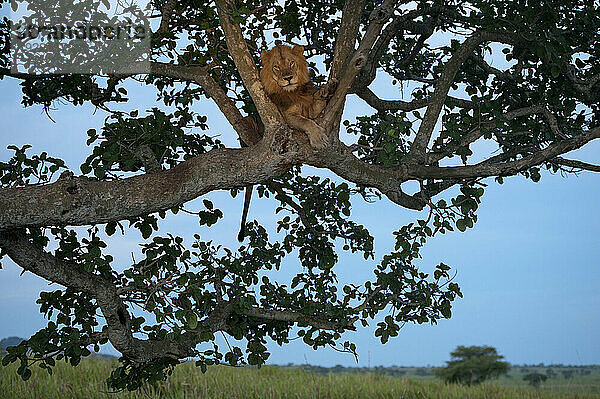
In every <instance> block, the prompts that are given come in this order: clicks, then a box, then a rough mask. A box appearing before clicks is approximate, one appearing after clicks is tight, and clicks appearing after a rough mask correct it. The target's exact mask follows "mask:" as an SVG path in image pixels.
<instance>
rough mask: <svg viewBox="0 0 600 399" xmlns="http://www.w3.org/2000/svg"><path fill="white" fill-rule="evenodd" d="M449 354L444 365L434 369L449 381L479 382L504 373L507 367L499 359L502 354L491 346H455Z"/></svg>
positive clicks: (461, 382) (506, 364)
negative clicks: (448, 358)
mask: <svg viewBox="0 0 600 399" xmlns="http://www.w3.org/2000/svg"><path fill="white" fill-rule="evenodd" d="M450 356H451V360H449V361H447V362H446V363H447V365H446V367H438V368H436V369H434V373H435V374H436V375H437V376H438V377H440V378H442V379H444V381H446V382H449V383H459V384H465V385H473V384H480V383H482V382H483V381H485V380H487V379H490V378H498V377H499V376H501V375H502V374H506V372H507V371H508V369H509V365H508V363H507V362H503V361H501V360H500V359H502V358H504V356H500V355H499V354H498V352H497V351H496V348H492V347H491V346H457V347H456V349H455V350H454V352H451V353H450Z"/></svg>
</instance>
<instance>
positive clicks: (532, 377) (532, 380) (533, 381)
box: [523, 373, 548, 388]
mask: <svg viewBox="0 0 600 399" xmlns="http://www.w3.org/2000/svg"><path fill="white" fill-rule="evenodd" d="M547 379H548V376H546V375H544V374H541V373H529V374H527V375H525V376H523V381H527V382H528V383H529V385H531V386H533V387H536V388H539V386H540V384H541V383H542V382H544V381H546V380H547Z"/></svg>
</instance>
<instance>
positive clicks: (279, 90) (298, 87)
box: [238, 45, 337, 242]
mask: <svg viewBox="0 0 600 399" xmlns="http://www.w3.org/2000/svg"><path fill="white" fill-rule="evenodd" d="M260 60H261V64H262V69H261V70H260V81H261V83H262V84H263V87H264V89H265V92H266V94H267V96H269V98H270V99H271V101H272V102H273V103H274V104H275V105H276V106H277V108H278V109H279V110H280V111H281V113H282V114H283V116H284V118H285V120H286V122H287V123H288V125H290V126H291V127H293V128H294V129H298V130H302V131H304V132H306V134H307V135H308V139H309V141H310V145H311V146H312V147H314V148H322V147H323V146H324V145H325V143H326V136H325V130H324V129H323V128H322V127H320V126H319V125H317V124H316V123H315V121H314V120H313V119H315V118H316V117H317V116H319V114H320V113H321V112H322V111H323V109H324V108H325V105H327V100H328V99H329V98H330V97H331V96H332V94H333V91H334V90H335V87H336V85H337V81H336V80H335V79H331V81H330V83H329V84H327V85H325V86H324V87H322V88H318V87H317V86H315V85H314V84H313V83H312V82H311V80H310V77H309V75H308V63H307V62H306V58H304V47H302V46H294V47H289V46H285V45H280V46H275V47H273V48H272V49H271V50H269V51H263V52H261V54H260ZM246 121H247V123H249V124H250V126H251V128H252V129H253V130H254V131H258V130H262V124H260V125H259V124H258V123H257V120H256V119H255V118H253V117H251V116H249V117H246ZM260 133H262V131H261V132H260ZM250 144H251V143H248V145H250ZM251 198H252V186H248V187H246V195H245V197H244V208H243V211H242V220H241V227H240V232H239V234H238V240H239V241H240V242H241V241H243V240H244V236H245V226H246V218H247V216H248V209H249V207H250V200H251Z"/></svg>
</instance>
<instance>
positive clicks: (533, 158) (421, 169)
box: [408, 128, 600, 179]
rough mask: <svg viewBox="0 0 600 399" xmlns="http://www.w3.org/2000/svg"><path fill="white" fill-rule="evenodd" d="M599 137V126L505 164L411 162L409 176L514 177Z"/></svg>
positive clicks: (424, 177)
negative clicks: (422, 163) (444, 164)
mask: <svg viewBox="0 0 600 399" xmlns="http://www.w3.org/2000/svg"><path fill="white" fill-rule="evenodd" d="M597 138H600V128H595V129H591V130H589V131H587V132H585V133H582V134H580V135H579V136H576V137H573V138H571V139H567V140H562V141H559V142H557V143H554V144H551V145H549V146H548V147H546V148H544V149H543V150H539V151H537V152H535V153H533V154H531V155H528V156H525V157H523V158H521V159H519V160H516V161H510V162H504V163H490V162H489V160H488V161H483V162H480V163H478V164H475V165H469V166H452V167H437V166H421V165H411V166H410V167H409V168H408V177H409V178H416V179H464V178H474V177H489V176H511V175H514V174H516V173H518V172H520V171H522V170H526V169H528V168H531V167H533V166H536V165H539V164H541V163H543V162H545V161H549V160H551V159H553V158H554V157H556V156H558V155H561V154H564V153H567V152H569V151H573V150H576V149H578V148H580V147H581V146H583V145H584V144H586V143H588V142H590V141H592V140H595V139H597Z"/></svg>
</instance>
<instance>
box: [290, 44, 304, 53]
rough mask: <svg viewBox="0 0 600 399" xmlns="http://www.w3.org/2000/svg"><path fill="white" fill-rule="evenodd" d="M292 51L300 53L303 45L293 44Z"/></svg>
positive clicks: (302, 51) (302, 50)
mask: <svg viewBox="0 0 600 399" xmlns="http://www.w3.org/2000/svg"><path fill="white" fill-rule="evenodd" d="M292 51H293V52H294V53H295V54H298V55H302V54H303V53H304V46H298V45H296V46H294V48H293V49H292Z"/></svg>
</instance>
